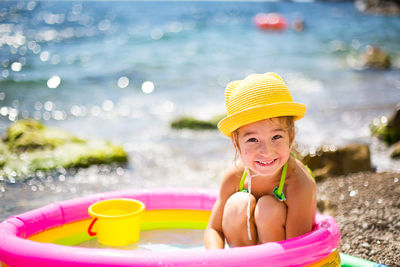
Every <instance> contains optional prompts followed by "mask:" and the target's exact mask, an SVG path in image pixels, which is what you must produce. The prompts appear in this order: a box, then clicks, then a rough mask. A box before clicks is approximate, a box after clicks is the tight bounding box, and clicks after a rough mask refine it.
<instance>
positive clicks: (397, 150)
mask: <svg viewBox="0 0 400 267" xmlns="http://www.w3.org/2000/svg"><path fill="white" fill-rule="evenodd" d="M390 157H392V158H394V159H397V158H400V141H399V142H397V143H396V144H394V145H393V146H392V153H390Z"/></svg>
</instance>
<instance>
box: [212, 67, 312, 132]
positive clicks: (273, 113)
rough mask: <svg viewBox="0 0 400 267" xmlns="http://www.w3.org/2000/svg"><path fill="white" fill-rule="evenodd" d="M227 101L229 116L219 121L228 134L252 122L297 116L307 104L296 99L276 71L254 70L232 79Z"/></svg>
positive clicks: (220, 127)
mask: <svg viewBox="0 0 400 267" xmlns="http://www.w3.org/2000/svg"><path fill="white" fill-rule="evenodd" d="M225 104H226V111H227V113H228V116H227V117H225V118H224V119H222V120H221V121H220V122H219V123H218V128H219V130H220V131H221V132H222V133H223V134H224V135H226V136H228V137H231V136H232V132H233V131H235V130H236V129H238V128H239V127H241V126H243V125H246V124H249V123H252V122H256V121H259V120H264V119H269V118H273V117H281V116H293V118H294V120H298V119H301V118H302V117H304V114H305V112H306V106H305V105H303V104H300V103H295V102H293V99H292V95H291V94H290V92H289V89H288V88H287V86H286V84H285V82H284V81H283V80H282V78H281V77H280V76H279V75H277V74H275V73H273V72H268V73H264V74H251V75H249V76H247V77H246V78H245V79H244V80H240V81H234V82H231V83H229V84H228V86H227V87H226V89H225Z"/></svg>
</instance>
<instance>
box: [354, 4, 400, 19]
mask: <svg viewBox="0 0 400 267" xmlns="http://www.w3.org/2000/svg"><path fill="white" fill-rule="evenodd" d="M355 6H356V8H357V9H358V10H360V11H361V12H366V13H373V14H380V15H394V16H399V15H400V3H399V1H396V0H356V1H355Z"/></svg>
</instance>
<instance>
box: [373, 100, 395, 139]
mask: <svg viewBox="0 0 400 267" xmlns="http://www.w3.org/2000/svg"><path fill="white" fill-rule="evenodd" d="M370 129H371V133H372V135H374V136H377V137H378V138H379V139H381V140H382V141H384V142H385V143H386V144H388V145H392V144H394V143H396V142H398V141H400V107H397V109H396V110H395V111H394V113H393V114H392V115H391V116H390V117H389V118H388V117H386V116H382V117H380V118H376V119H374V121H373V122H372V124H371V125H370Z"/></svg>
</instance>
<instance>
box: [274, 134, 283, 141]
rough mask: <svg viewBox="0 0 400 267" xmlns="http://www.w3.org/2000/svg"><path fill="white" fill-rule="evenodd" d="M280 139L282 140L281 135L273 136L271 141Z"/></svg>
mask: <svg viewBox="0 0 400 267" xmlns="http://www.w3.org/2000/svg"><path fill="white" fill-rule="evenodd" d="M281 138H282V135H279V134H277V135H274V137H272V140H278V139H281Z"/></svg>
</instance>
